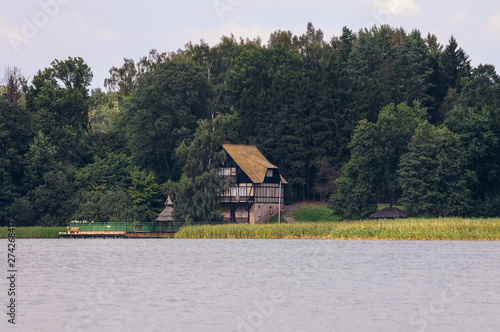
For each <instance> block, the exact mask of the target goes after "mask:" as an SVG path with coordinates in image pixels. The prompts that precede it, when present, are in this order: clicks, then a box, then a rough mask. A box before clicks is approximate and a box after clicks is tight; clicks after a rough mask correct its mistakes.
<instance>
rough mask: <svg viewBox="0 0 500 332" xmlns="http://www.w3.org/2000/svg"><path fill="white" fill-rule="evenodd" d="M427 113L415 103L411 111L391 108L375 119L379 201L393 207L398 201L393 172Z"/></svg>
mask: <svg viewBox="0 0 500 332" xmlns="http://www.w3.org/2000/svg"><path fill="white" fill-rule="evenodd" d="M426 115H427V112H426V109H425V108H422V107H421V104H420V102H418V101H415V102H414V104H413V107H410V106H408V105H407V104H406V103H401V104H399V105H397V106H396V105H394V104H390V105H388V106H386V107H384V108H383V109H382V110H381V111H380V113H379V116H378V120H377V123H376V125H377V133H376V135H377V136H378V137H379V144H378V146H377V147H376V148H375V150H376V154H377V158H378V160H379V164H380V167H381V172H382V176H381V178H380V185H379V186H378V188H379V198H382V197H383V198H384V200H387V199H388V200H389V203H390V205H391V207H392V205H393V204H394V203H396V201H397V199H398V198H399V194H400V188H399V185H398V177H397V174H396V170H397V167H398V163H399V160H400V158H401V156H402V155H403V154H404V153H406V152H407V151H408V143H409V142H410V139H411V137H412V136H413V134H414V132H415V129H416V128H417V126H418V125H419V123H421V122H423V121H424V120H425V118H426Z"/></svg>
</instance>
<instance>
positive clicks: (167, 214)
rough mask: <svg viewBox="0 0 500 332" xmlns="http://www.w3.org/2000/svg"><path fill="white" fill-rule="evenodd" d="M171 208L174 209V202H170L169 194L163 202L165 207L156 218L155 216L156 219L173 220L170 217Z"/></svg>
mask: <svg viewBox="0 0 500 332" xmlns="http://www.w3.org/2000/svg"><path fill="white" fill-rule="evenodd" d="M173 210H174V203H172V200H171V199H170V196H168V198H167V201H166V202H165V208H164V209H163V211H161V213H160V214H159V215H158V218H156V221H159V222H171V221H174V218H172V212H173Z"/></svg>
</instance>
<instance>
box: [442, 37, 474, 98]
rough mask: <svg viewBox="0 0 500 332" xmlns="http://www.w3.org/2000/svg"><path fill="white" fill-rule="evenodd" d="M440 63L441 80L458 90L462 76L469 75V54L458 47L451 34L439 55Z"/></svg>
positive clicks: (470, 68)
mask: <svg viewBox="0 0 500 332" xmlns="http://www.w3.org/2000/svg"><path fill="white" fill-rule="evenodd" d="M440 64H441V68H442V76H443V82H444V84H445V85H446V86H448V87H449V88H453V89H458V90H459V89H460V81H461V80H462V78H466V77H469V76H470V74H471V70H472V67H471V65H470V60H469V55H468V54H467V53H465V51H464V50H463V49H462V48H458V43H457V41H456V39H455V37H453V36H451V38H450V40H449V43H448V45H447V46H446V47H445V49H444V51H443V53H442V55H441V59H440Z"/></svg>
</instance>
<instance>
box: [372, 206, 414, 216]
mask: <svg viewBox="0 0 500 332" xmlns="http://www.w3.org/2000/svg"><path fill="white" fill-rule="evenodd" d="M370 218H372V219H398V218H408V215H407V214H406V213H404V212H403V211H401V210H400V209H398V208H395V207H386V208H383V209H382V210H380V211H378V212H375V213H374V214H372V215H371V216H370Z"/></svg>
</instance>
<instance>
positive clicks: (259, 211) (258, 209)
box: [257, 206, 262, 218]
mask: <svg viewBox="0 0 500 332" xmlns="http://www.w3.org/2000/svg"><path fill="white" fill-rule="evenodd" d="M257 216H258V217H259V218H260V217H262V211H261V210H260V206H258V207H257Z"/></svg>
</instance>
